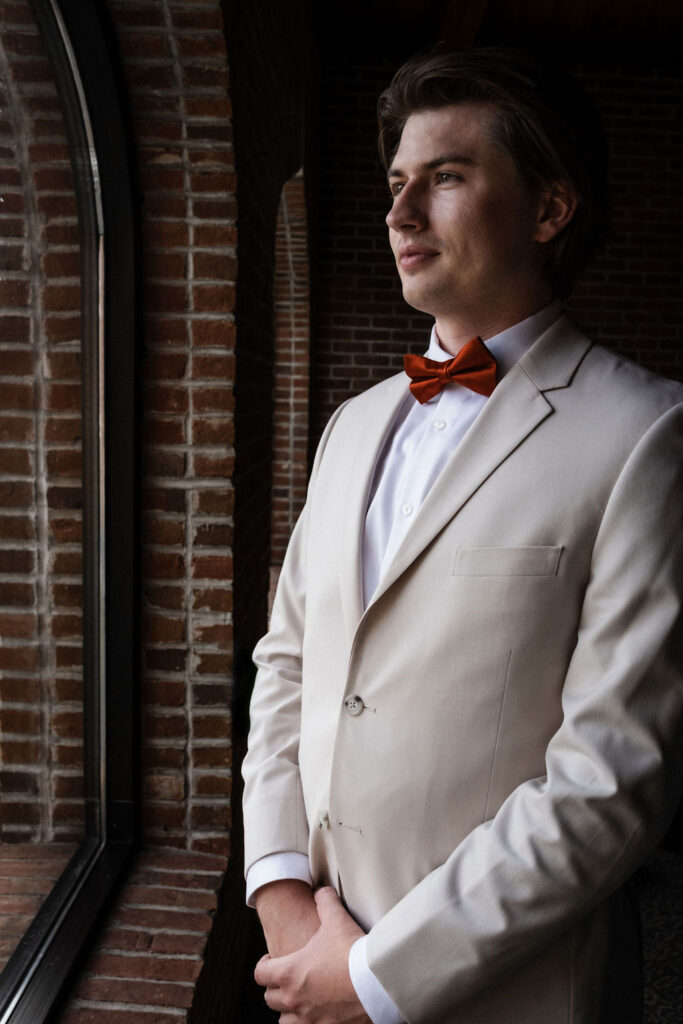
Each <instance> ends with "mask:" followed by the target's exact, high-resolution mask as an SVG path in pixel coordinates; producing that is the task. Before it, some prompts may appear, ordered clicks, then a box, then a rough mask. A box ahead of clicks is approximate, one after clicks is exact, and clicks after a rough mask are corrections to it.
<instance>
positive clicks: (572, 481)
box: [244, 50, 683, 1024]
mask: <svg viewBox="0 0 683 1024" xmlns="http://www.w3.org/2000/svg"><path fill="white" fill-rule="evenodd" d="M380 127H381V134H380V144H381V148H382V152H383V155H384V158H385V162H386V164H387V165H388V180H389V187H390V191H391V195H392V197H393V198H392V207H391V210H390V212H389V214H388V216H387V223H388V226H389V239H390V242H391V246H392V249H393V251H394V254H395V257H396V262H397V266H398V271H399V274H400V276H401V281H402V285H403V294H404V297H405V298H406V300H407V301H408V302H409V303H410V304H411V305H413V306H415V307H416V308H418V309H421V310H424V311H426V312H428V313H430V314H432V315H433V317H434V320H435V325H434V331H433V333H432V338H431V342H430V346H429V351H428V356H429V360H431V362H430V361H427V362H426V363H425V364H422V362H421V361H420V360H419V359H416V358H412V359H411V358H410V357H409V358H408V360H407V370H408V371H409V372H410V374H411V376H412V378H413V379H412V381H411V380H409V379H408V377H407V376H406V375H405V374H400V375H398V376H396V377H394V378H392V379H390V380H388V381H385V382H384V383H382V384H380V385H378V386H377V387H375V388H372V389H371V390H370V391H368V392H366V393H365V394H364V395H361V396H359V397H357V398H355V399H353V400H352V401H350V402H348V403H347V404H346V405H344V406H342V408H341V409H340V410H338V411H337V413H336V414H335V416H334V417H333V419H332V421H331V423H330V424H329V426H328V428H327V430H326V432H325V435H324V437H323V439H322V442H321V444H320V447H319V450H318V454H317V457H316V461H315V466H314V470H313V474H312V478H311V484H310V489H309V496H308V501H307V505H306V509H305V511H304V513H303V515H302V517H301V520H300V522H299V524H298V526H297V528H296V530H295V532H294V535H293V537H292V541H291V545H290V549H289V552H288V557H287V560H286V563H285V566H284V568H283V573H282V578H281V582H280V586H279V589H278V594H277V598H276V602H275V606H274V609H273V615H272V622H271V629H270V631H269V633H268V635H267V636H266V637H265V638H264V639H263V640H262V641H261V643H260V644H259V645H258V647H257V650H256V652H255V660H256V662H257V664H258V666H259V676H258V679H257V684H256V689H255V693H254V698H253V702H252V731H251V736H250V752H249V754H248V756H247V758H246V761H245V765H244V776H245V830H246V839H247V857H246V860H247V865H248V868H249V871H248V879H247V884H248V890H249V893H250V899H251V900H252V901H253V902H254V903H255V906H256V908H257V910H258V913H259V916H260V918H261V922H262V924H263V927H264V931H265V935H266V939H267V943H268V948H269V956H268V957H267V958H264V959H263V960H262V961H261V962H260V963H259V965H258V966H257V970H256V978H257V981H259V983H260V984H262V985H264V986H265V987H266V993H265V998H266V1001H267V1003H268V1005H269V1006H271V1007H272V1008H273V1009H275V1010H277V1011H280V1013H281V1014H282V1015H281V1018H280V1019H281V1021H282V1022H283V1024H304V1022H305V1024H308V1022H313V1021H315V1022H331V1021H367V1020H368V1019H370V1020H373V1021H375V1024H394V1022H397V1021H402V1020H405V1021H408V1022H410V1024H419V1022H420V1024H421V1022H448V1024H456V1022H457V1024H475V1022H476V1024H508V1022H509V1024H512V1022H515V1024H565V1022H566V1024H617V1022H618V1024H635V1022H637V1021H639V1020H640V1019H641V1013H640V978H639V969H638V964H639V959H638V957H639V950H638V940H637V924H636V919H635V914H634V912H633V910H632V907H631V903H630V900H629V897H628V891H627V888H626V886H625V883H626V882H627V880H628V878H629V876H630V875H631V873H632V872H633V871H634V869H635V868H636V867H637V866H638V864H639V863H640V862H641V861H642V860H643V858H644V857H645V856H646V855H647V853H648V852H649V850H650V849H651V848H652V847H653V846H654V845H655V844H656V842H657V841H658V839H659V837H660V836H661V834H662V832H663V830H664V829H665V827H666V825H667V822H668V820H669V817H670V815H671V812H672V810H673V807H674V803H675V799H676V795H677V791H678V785H679V776H680V758H679V757H678V754H677V748H676V743H677V740H678V739H679V738H680V735H681V720H682V717H683V683H682V680H681V672H680V667H681V665H680V662H681V644H680V634H679V633H678V632H677V630H678V628H679V626H680V618H681V611H680V594H681V575H682V562H683V559H682V558H681V538H680V509H681V492H682V472H683V470H682V466H683V459H682V458H681V455H682V454H683V388H681V387H680V386H679V385H676V384H673V383H671V382H666V381H663V380H661V379H659V378H657V377H655V376H654V375H652V374H649V373H648V372H646V371H644V370H642V369H640V368H638V367H636V366H635V365H633V364H631V363H629V362H627V361H626V360H623V359H620V358H619V357H618V356H616V355H614V354H611V353H609V352H606V351H605V350H603V349H600V348H599V347H597V346H594V345H592V344H591V342H590V341H589V340H588V339H587V338H586V337H585V336H584V335H582V334H581V333H580V332H579V331H578V330H577V329H576V328H575V327H573V326H572V325H571V324H570V323H569V322H568V321H567V319H566V318H565V317H563V316H562V315H561V312H560V309H559V306H558V303H557V299H558V298H563V297H564V296H566V295H567V294H568V292H569V289H570V288H571V283H572V281H573V279H574V277H575V275H576V273H577V272H578V270H579V269H580V268H581V267H582V265H583V264H584V263H585V261H586V259H587V258H588V256H589V254H590V251H591V249H592V248H593V245H594V242H595V240H596V239H597V238H598V237H599V235H600V234H601V232H602V230H603V227H604V220H605V195H606V187H605V175H604V158H603V148H602V141H601V136H600V131H599V128H598V126H597V123H596V119H595V117H594V115H593V113H592V111H591V109H590V107H589V106H588V105H587V103H586V101H585V100H584V98H583V97H582V95H581V94H580V93H579V92H578V88H577V87H575V86H573V85H572V84H571V83H570V82H568V81H567V80H566V78H564V77H563V76H561V75H559V74H556V73H554V72H552V71H550V70H548V69H544V68H542V67H541V66H540V65H538V64H537V63H535V62H534V61H533V60H531V59H530V58H526V57H524V56H522V55H520V54H516V53H503V52H500V51H495V50H481V51H470V52H467V53H456V54H447V53H446V54H445V53H438V54H436V55H433V56H430V57H427V58H420V59H418V60H416V61H412V62H410V63H409V64H408V65H406V66H405V67H404V68H402V69H401V70H400V71H399V72H398V74H397V75H396V77H395V78H394V81H393V82H392V85H391V87H390V88H389V89H388V90H387V92H386V93H384V94H383V96H382V98H381V100H380ZM480 339H481V340H480ZM482 340H483V342H484V343H485V346H482V343H481V341H482ZM489 350H490V351H489ZM452 357H457V358H456V359H455V361H454V362H448V361H449V360H451V359H452ZM492 357H495V361H496V363H497V366H495V367H494V363H493V359H492ZM496 380H497V385H496ZM494 385H496V386H495V390H492V388H493V386H494ZM471 389H473V390H471ZM313 890H317V891H315V892H314V891H313Z"/></svg>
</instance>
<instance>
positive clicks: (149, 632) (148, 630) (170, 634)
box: [142, 615, 185, 643]
mask: <svg viewBox="0 0 683 1024" xmlns="http://www.w3.org/2000/svg"><path fill="white" fill-rule="evenodd" d="M184 638H185V620H184V619H179V618H178V619H171V618H168V617H164V616H160V615H155V616H150V615H147V616H145V618H144V619H143V626H142V639H143V642H144V643H180V642H182V641H183V640H184Z"/></svg>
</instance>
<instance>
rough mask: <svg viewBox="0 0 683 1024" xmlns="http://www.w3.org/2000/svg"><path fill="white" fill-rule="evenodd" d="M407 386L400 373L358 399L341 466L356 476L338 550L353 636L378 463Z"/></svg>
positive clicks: (346, 614) (359, 612)
mask: <svg viewBox="0 0 683 1024" xmlns="http://www.w3.org/2000/svg"><path fill="white" fill-rule="evenodd" d="M407 390H408V379H407V377H406V376H405V374H403V373H400V374H397V375H396V376H395V377H391V378H389V379H388V380H387V381H385V382H384V384H383V385H382V386H381V387H378V388H373V389H372V390H371V391H366V392H365V393H364V394H363V395H361V396H359V398H358V399H356V400H355V401H354V416H355V423H354V427H355V430H354V437H355V444H353V445H350V446H349V450H348V458H349V459H350V462H349V463H348V465H347V471H346V472H343V468H342V467H339V468H340V473H341V474H342V476H341V478H342V479H344V480H346V479H349V478H350V479H351V480H352V486H351V487H349V488H348V491H347V493H345V495H344V502H343V506H342V507H341V508H340V512H341V514H342V522H341V530H340V544H339V550H338V555H339V561H338V572H339V583H340V587H341V597H342V605H343V608H344V617H345V619H346V624H347V627H348V630H349V634H350V636H353V635H354V633H355V631H356V627H357V626H358V623H359V622H360V619H361V617H362V615H363V576H362V565H361V551H362V542H363V530H364V526H365V513H366V510H367V505H368V499H369V495H370V488H371V487H372V480H373V476H374V471H375V466H376V465H377V460H378V459H379V456H380V454H381V451H382V448H383V446H384V443H385V441H386V438H387V435H388V434H389V432H390V430H391V428H392V426H393V423H394V419H395V417H396V413H397V412H398V409H399V407H400V405H401V402H402V401H403V399H404V398H405V395H406V392H407Z"/></svg>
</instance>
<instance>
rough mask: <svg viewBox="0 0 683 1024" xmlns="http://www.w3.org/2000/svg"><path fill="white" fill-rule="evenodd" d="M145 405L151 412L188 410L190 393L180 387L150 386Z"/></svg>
mask: <svg viewBox="0 0 683 1024" xmlns="http://www.w3.org/2000/svg"><path fill="white" fill-rule="evenodd" d="M145 406H146V408H147V409H148V410H150V411H151V412H187V408H188V393H187V391H186V390H184V389H183V388H179V387H150V388H148V389H147V391H146V393H145Z"/></svg>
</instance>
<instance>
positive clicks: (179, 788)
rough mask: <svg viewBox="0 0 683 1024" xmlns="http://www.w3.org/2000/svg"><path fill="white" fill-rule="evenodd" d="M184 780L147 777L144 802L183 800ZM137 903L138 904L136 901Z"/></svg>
mask: <svg viewBox="0 0 683 1024" xmlns="http://www.w3.org/2000/svg"><path fill="white" fill-rule="evenodd" d="M184 798H185V779H184V777H183V776H182V775H147V776H146V778H145V800H146V801H148V802H149V801H152V800H183V799H184ZM138 902H140V901H139V900H138Z"/></svg>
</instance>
